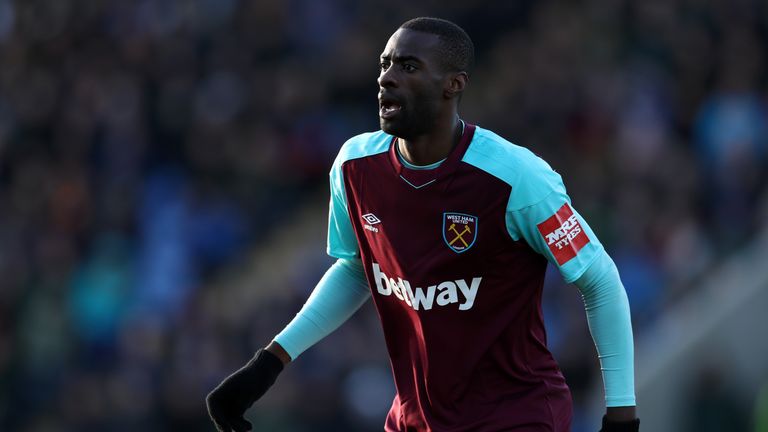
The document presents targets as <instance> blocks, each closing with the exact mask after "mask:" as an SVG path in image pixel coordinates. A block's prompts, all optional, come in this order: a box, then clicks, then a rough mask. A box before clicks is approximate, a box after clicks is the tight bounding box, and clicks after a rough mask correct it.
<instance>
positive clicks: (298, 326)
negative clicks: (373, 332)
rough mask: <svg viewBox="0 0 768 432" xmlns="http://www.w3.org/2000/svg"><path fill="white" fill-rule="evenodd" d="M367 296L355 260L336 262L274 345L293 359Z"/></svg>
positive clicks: (362, 274) (353, 309) (325, 334)
mask: <svg viewBox="0 0 768 432" xmlns="http://www.w3.org/2000/svg"><path fill="white" fill-rule="evenodd" d="M370 297H371V291H370V289H369V288H368V282H367V281H366V279H365V272H364V270H363V263H362V261H360V260H359V259H349V260H347V259H339V260H337V261H336V262H335V263H334V264H333V265H332V266H331V267H330V268H329V269H328V271H326V272H325V275H324V276H323V277H322V278H321V279H320V282H318V284H317V286H316V287H315V289H314V291H312V294H311V295H310V296H309V299H307V302H306V303H305V304H304V306H303V307H302V308H301V310H300V311H299V313H298V314H296V316H295V317H294V318H293V320H292V321H291V322H290V323H289V324H288V325H287V326H286V327H285V328H284V329H283V331H281V332H280V333H279V334H278V335H277V336H275V339H274V340H275V342H277V343H279V344H280V346H282V347H283V349H285V351H286V352H288V355H290V356H291V359H294V360H295V359H296V357H298V356H299V355H300V354H301V353H302V352H304V351H306V350H307V349H308V348H309V347H311V346H312V345H314V344H315V343H317V342H318V341H320V340H321V339H323V338H324V337H326V336H328V335H329V334H330V333H331V332H333V331H334V330H336V329H337V328H338V327H339V326H340V325H341V324H342V323H344V322H345V321H346V320H347V319H349V317H351V316H352V314H354V313H355V311H357V310H358V309H359V308H360V306H362V305H363V303H365V302H366V301H367V300H368V299H369V298H370Z"/></svg>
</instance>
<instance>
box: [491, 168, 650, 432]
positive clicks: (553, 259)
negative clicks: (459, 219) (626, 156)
mask: <svg viewBox="0 0 768 432" xmlns="http://www.w3.org/2000/svg"><path fill="white" fill-rule="evenodd" d="M537 163H538V168H536V169H535V170H532V171H531V172H526V176H525V180H524V181H521V183H520V184H519V185H518V187H517V192H515V189H514V187H513V193H512V194H511V195H510V199H509V202H508V204H507V215H506V216H507V229H508V231H509V234H510V236H511V237H512V239H513V240H520V239H524V240H525V241H526V242H527V243H528V245H530V246H531V248H532V249H533V250H535V251H536V252H538V253H540V254H541V255H543V256H545V257H546V258H547V260H548V261H549V262H550V263H551V264H552V265H554V266H555V267H556V268H557V269H558V270H559V271H560V274H561V275H562V276H563V279H564V280H565V281H566V282H568V283H571V282H573V283H576V285H577V286H578V287H579V289H580V290H581V293H582V296H583V298H584V304H585V307H586V310H587V319H588V323H589V327H590V332H591V334H592V338H593V340H594V341H595V345H596V346H597V351H598V356H599V357H600V362H601V368H602V373H603V382H604V385H605V389H606V390H605V391H606V408H607V410H606V411H607V413H606V417H605V420H607V421H608V423H609V424H608V425H607V427H606V425H604V427H603V431H606V432H607V431H613V430H637V429H636V428H637V426H636V425H635V424H636V422H637V420H636V419H635V417H636V413H635V407H634V405H635V396H634V370H633V347H632V344H633V341H632V327H631V323H630V315H629V303H628V301H627V296H626V292H625V291H624V287H623V285H622V284H621V280H620V279H619V274H618V271H617V270H616V266H615V264H614V263H613V261H612V260H611V258H610V257H609V256H608V254H607V253H606V252H605V249H604V248H603V245H602V244H601V243H600V241H599V240H598V238H597V236H596V235H595V233H594V232H593V231H592V229H591V228H590V226H589V224H587V222H586V221H585V220H584V219H583V218H582V217H581V215H580V214H579V213H578V212H577V211H576V210H575V209H574V208H573V207H571V205H570V204H571V200H570V198H569V197H568V195H567V193H566V191H565V186H564V185H563V183H562V179H561V177H560V175H558V174H557V173H555V172H554V171H552V170H551V168H549V166H548V165H546V163H543V162H541V161H540V160H538V161H535V163H529V164H528V165H527V166H530V167H536V166H537ZM626 420H629V421H626ZM632 420H634V421H632ZM615 422H621V423H616V424H620V426H619V429H615V428H614V426H615V425H614V424H613V423H615ZM633 425H634V426H633ZM625 426H626V427H628V429H624V428H623V427H625ZM633 427H634V429H633Z"/></svg>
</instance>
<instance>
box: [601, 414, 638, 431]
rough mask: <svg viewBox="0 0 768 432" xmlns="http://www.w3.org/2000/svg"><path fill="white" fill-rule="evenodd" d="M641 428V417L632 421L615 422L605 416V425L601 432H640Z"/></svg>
mask: <svg viewBox="0 0 768 432" xmlns="http://www.w3.org/2000/svg"><path fill="white" fill-rule="evenodd" d="M639 430H640V419H634V420H632V421H623V422H615V421H609V420H608V418H607V417H606V416H603V427H602V429H600V432H638V431H639Z"/></svg>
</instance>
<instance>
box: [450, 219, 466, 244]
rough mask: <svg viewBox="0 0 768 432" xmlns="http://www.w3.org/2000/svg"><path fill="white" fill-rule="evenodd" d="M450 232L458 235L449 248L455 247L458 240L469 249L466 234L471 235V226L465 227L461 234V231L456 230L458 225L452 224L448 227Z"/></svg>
mask: <svg viewBox="0 0 768 432" xmlns="http://www.w3.org/2000/svg"><path fill="white" fill-rule="evenodd" d="M448 229H449V230H451V231H453V232H454V233H455V234H456V237H455V238H454V239H453V240H451V241H450V243H448V246H453V244H454V243H456V240H461V242H462V243H464V247H469V244H467V242H466V240H464V234H467V233H471V232H472V231H471V230H470V229H469V225H464V230H463V231H461V232H459V230H457V229H456V224H455V223H452V224H451V226H449V227H448Z"/></svg>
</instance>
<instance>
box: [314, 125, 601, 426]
mask: <svg viewBox="0 0 768 432" xmlns="http://www.w3.org/2000/svg"><path fill="white" fill-rule="evenodd" d="M330 180H331V203H330V212H329V213H330V214H329V231H328V253H329V254H330V255H331V256H334V257H337V258H358V257H359V258H360V259H361V260H362V262H363V265H364V267H365V274H366V277H367V280H368V283H369V285H370V288H371V292H372V298H373V301H374V304H375V306H376V309H377V311H378V315H379V317H380V320H381V324H382V327H383V331H384V337H385V340H386V344H387V350H388V353H389V357H390V361H391V365H392V371H393V375H394V380H395V386H396V389H397V394H396V395H395V398H394V401H393V403H392V408H391V409H390V411H389V414H388V416H387V419H386V423H385V430H386V431H473V432H478V431H479V432H482V431H501V430H514V431H567V430H569V429H570V419H571V404H572V403H571V397H570V392H569V390H568V387H567V385H566V383H565V379H564V378H563V375H562V374H561V372H560V370H559V368H558V366H557V364H556V363H555V360H554V358H553V356H552V355H551V353H550V352H549V350H548V349H547V346H546V334H545V330H544V322H543V318H542V310H541V295H542V288H543V283H544V274H545V271H546V266H547V262H548V261H549V262H550V263H552V264H553V265H555V266H557V268H558V269H559V271H560V273H561V274H562V275H563V277H564V279H565V280H566V281H567V282H572V281H574V280H576V279H577V278H578V277H579V276H580V275H581V274H582V273H583V272H584V271H585V270H586V269H587V268H588V267H589V265H590V264H591V262H592V260H593V259H594V258H596V257H597V256H598V253H599V252H600V251H601V249H602V246H601V245H600V243H599V242H598V240H597V238H596V237H595V235H594V233H593V232H592V231H591V230H590V228H589V226H588V225H587V224H586V223H585V222H584V220H583V219H582V218H581V216H580V215H579V214H578V213H577V212H576V211H575V210H574V209H573V208H572V207H571V202H570V199H569V198H568V196H567V195H566V191H565V188H564V186H563V183H562V179H561V178H560V175H558V174H557V173H556V172H555V171H553V170H552V169H551V168H550V167H549V165H547V163H546V162H544V161H543V160H542V159H540V158H538V157H537V156H536V155H534V154H533V153H532V152H530V151H529V150H527V149H525V148H523V147H520V146H517V145H514V144H512V143H510V142H508V141H506V140H505V139H503V138H501V137H499V136H498V135H496V134H494V133H493V132H491V131H489V130H485V129H482V128H480V127H475V126H473V125H466V128H465V130H464V133H463V135H462V138H461V140H460V142H459V143H458V145H456V146H455V148H454V149H453V150H452V151H451V153H450V154H449V155H448V157H447V159H445V161H444V162H443V163H442V164H440V165H439V166H438V167H437V168H434V169H429V170H419V169H411V168H408V167H407V166H405V165H403V164H402V162H401V160H400V158H399V155H398V152H397V149H396V139H395V138H394V137H393V136H391V135H388V134H386V133H384V132H382V131H379V132H374V133H367V134H362V135H358V136H356V137H354V138H352V139H350V140H349V141H347V142H346V143H345V144H344V146H343V147H342V148H341V150H340V152H339V155H338V157H337V159H336V161H335V162H334V165H333V167H332V169H331V173H330Z"/></svg>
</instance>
